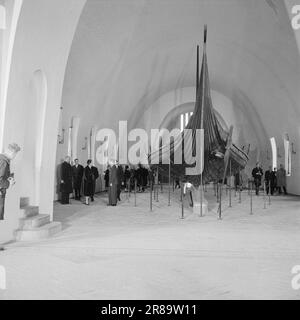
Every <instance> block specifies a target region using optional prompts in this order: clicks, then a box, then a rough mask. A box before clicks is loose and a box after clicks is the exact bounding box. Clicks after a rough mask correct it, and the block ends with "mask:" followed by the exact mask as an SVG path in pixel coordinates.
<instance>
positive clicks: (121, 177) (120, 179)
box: [116, 161, 124, 201]
mask: <svg viewBox="0 0 300 320" xmlns="http://www.w3.org/2000/svg"><path fill="white" fill-rule="evenodd" d="M116 167H117V177H118V186H117V198H118V200H119V201H121V188H122V185H123V184H124V171H123V167H122V166H121V165H120V164H119V162H118V161H117V165H116Z"/></svg>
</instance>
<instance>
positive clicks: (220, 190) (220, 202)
mask: <svg viewBox="0 0 300 320" xmlns="http://www.w3.org/2000/svg"><path fill="white" fill-rule="evenodd" d="M219 195H220V196H219V198H220V199H219V220H222V184H220V189H219Z"/></svg>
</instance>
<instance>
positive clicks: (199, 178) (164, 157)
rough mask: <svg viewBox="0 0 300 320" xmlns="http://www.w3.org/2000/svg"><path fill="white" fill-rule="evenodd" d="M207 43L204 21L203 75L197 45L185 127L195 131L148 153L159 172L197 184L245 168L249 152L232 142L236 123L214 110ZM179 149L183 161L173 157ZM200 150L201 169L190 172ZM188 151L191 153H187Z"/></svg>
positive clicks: (219, 178)
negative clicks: (155, 160) (226, 121)
mask: <svg viewBox="0 0 300 320" xmlns="http://www.w3.org/2000/svg"><path fill="white" fill-rule="evenodd" d="M206 43H207V26H206V25H205V27H204V45H203V58H202V66H201V73H200V77H199V46H197V68H196V102H195V108H194V112H193V115H192V116H191V118H190V120H189V122H188V124H187V126H186V128H185V129H189V130H188V131H190V132H192V134H190V135H185V132H186V130H184V132H182V133H180V134H179V135H178V136H177V137H175V138H174V139H173V140H172V141H170V142H169V143H168V144H165V145H160V147H159V149H158V150H156V151H153V152H150V154H149V163H150V166H151V168H152V169H154V170H155V169H159V172H160V174H161V175H163V176H171V175H172V176H173V177H177V178H178V179H180V180H181V181H187V180H188V181H189V182H191V183H193V184H194V185H195V186H197V187H198V186H200V185H202V184H204V183H209V182H212V181H214V182H215V181H220V180H223V181H224V180H225V178H226V176H228V175H229V171H230V173H231V174H235V173H236V172H238V171H239V170H241V169H243V168H245V166H246V164H247V162H248V159H249V157H248V154H247V153H246V152H245V151H244V150H243V149H241V148H238V147H237V146H236V145H235V144H234V143H233V142H232V132H233V126H231V127H230V129H229V130H226V129H225V128H223V127H222V125H221V123H220V121H219V120H218V118H217V116H216V113H215V111H214V108H213V105H212V99H211V91H210V82H209V74H208V64H207V55H206ZM197 129H200V130H197ZM197 131H200V132H201V139H200V141H201V143H200V145H199V143H198V144H197V143H196V142H197V140H196V137H197V134H196V132H197ZM182 142H183V143H182ZM196 148H200V150H199V149H198V150H196ZM178 151H179V152H181V154H182V161H181V164H178V163H177V162H176V161H174V159H175V152H178ZM196 151H198V153H197V152H196ZM199 151H200V152H199ZM248 153H249V150H248ZM183 154H184V156H183ZM197 154H200V157H199V159H196V160H198V161H199V162H200V163H201V166H200V171H199V172H198V174H193V175H189V174H187V170H186V169H187V168H193V167H195V164H190V163H191V162H190V160H191V159H195V157H196V156H197ZM187 155H190V156H189V157H188V156H187ZM155 157H159V160H160V161H159V164H155V165H151V159H153V158H155ZM192 157H194V158H192ZM168 159H169V160H168ZM168 161H169V162H168ZM166 163H168V164H166Z"/></svg>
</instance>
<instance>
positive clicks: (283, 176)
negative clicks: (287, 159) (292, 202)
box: [277, 164, 287, 195]
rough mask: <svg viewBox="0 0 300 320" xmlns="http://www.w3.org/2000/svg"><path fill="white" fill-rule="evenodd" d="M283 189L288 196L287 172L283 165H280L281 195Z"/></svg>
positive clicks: (279, 188) (279, 184)
mask: <svg viewBox="0 0 300 320" xmlns="http://www.w3.org/2000/svg"><path fill="white" fill-rule="evenodd" d="M281 188H282V189H283V192H284V194H285V195H287V191H286V171H285V169H284V167H283V164H281V165H280V168H279V169H278V171H277V189H278V193H279V194H281V193H282V192H281Z"/></svg>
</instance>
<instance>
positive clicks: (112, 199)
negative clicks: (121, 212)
mask: <svg viewBox="0 0 300 320" xmlns="http://www.w3.org/2000/svg"><path fill="white" fill-rule="evenodd" d="M117 201H118V170H117V167H116V165H115V164H114V163H113V162H111V168H110V171H109V188H108V205H110V206H116V205H117Z"/></svg>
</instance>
